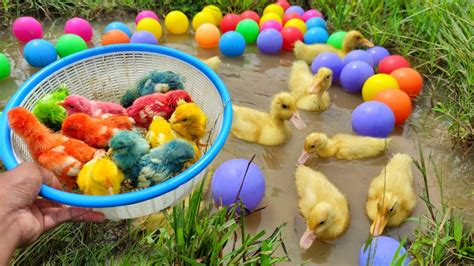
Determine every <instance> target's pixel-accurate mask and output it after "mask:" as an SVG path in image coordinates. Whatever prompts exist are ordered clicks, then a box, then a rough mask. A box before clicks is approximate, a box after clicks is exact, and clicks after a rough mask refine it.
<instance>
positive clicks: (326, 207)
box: [295, 165, 351, 249]
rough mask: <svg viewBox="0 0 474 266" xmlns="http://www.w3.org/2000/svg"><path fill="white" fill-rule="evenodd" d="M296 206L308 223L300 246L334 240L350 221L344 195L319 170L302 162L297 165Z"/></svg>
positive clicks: (344, 230)
mask: <svg viewBox="0 0 474 266" xmlns="http://www.w3.org/2000/svg"><path fill="white" fill-rule="evenodd" d="M295 180H296V189H297V191H298V196H299V202H298V207H299V209H300V212H301V215H302V216H303V217H304V219H305V220H306V223H307V228H306V231H305V232H304V234H303V236H302V237H301V240H300V247H301V248H303V249H308V248H309V247H311V245H312V244H313V241H314V240H315V239H319V240H333V239H336V238H338V237H339V236H341V235H342V234H344V232H346V230H347V228H348V227H349V223H350V220H351V216H350V213H349V204H348V203H347V199H346V197H345V196H344V195H343V194H342V193H341V192H340V191H339V190H338V189H337V188H336V187H335V186H334V185H333V184H331V182H329V181H328V180H327V178H326V177H325V176H324V175H323V174H322V173H320V172H317V171H314V170H312V169H311V168H309V167H306V166H304V165H299V166H298V167H297V168H296V174H295Z"/></svg>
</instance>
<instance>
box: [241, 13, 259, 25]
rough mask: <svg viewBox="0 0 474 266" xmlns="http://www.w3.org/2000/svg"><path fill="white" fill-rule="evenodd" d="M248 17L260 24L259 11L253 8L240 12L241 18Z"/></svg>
mask: <svg viewBox="0 0 474 266" xmlns="http://www.w3.org/2000/svg"><path fill="white" fill-rule="evenodd" d="M247 18H249V19H251V20H253V21H255V22H257V23H258V24H260V16H259V15H258V14H257V12H255V11H253V10H246V11H244V12H243V13H242V14H240V19H241V20H244V19H247Z"/></svg>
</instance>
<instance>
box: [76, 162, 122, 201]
mask: <svg viewBox="0 0 474 266" xmlns="http://www.w3.org/2000/svg"><path fill="white" fill-rule="evenodd" d="M124 178H125V176H124V174H123V173H122V171H120V169H119V168H118V167H117V165H116V164H115V163H114V162H113V161H112V160H111V159H110V158H109V157H102V158H100V159H93V160H92V161H90V162H88V163H86V164H85V165H84V167H83V168H82V169H81V171H80V172H79V175H78V176H77V180H76V182H77V185H78V186H79V189H80V190H81V191H82V192H84V194H86V195H95V196H104V195H113V194H119V193H120V188H121V184H122V181H123V180H124Z"/></svg>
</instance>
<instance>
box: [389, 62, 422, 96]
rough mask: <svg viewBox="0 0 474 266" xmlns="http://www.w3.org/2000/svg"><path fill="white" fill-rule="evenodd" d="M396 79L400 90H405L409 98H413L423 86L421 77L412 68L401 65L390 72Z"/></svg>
mask: <svg viewBox="0 0 474 266" xmlns="http://www.w3.org/2000/svg"><path fill="white" fill-rule="evenodd" d="M390 76H392V77H394V78H395V79H396V80H397V83H398V86H399V87H400V90H402V91H404V92H406V93H407V94H408V96H410V98H415V97H416V96H418V94H419V93H420V91H421V89H422V88H423V78H422V77H421V75H420V73H418V71H416V70H414V69H413V68H408V67H402V68H399V69H396V70H394V71H393V72H392V73H390Z"/></svg>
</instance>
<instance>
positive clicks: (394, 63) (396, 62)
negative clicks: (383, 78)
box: [378, 55, 410, 75]
mask: <svg viewBox="0 0 474 266" xmlns="http://www.w3.org/2000/svg"><path fill="white" fill-rule="evenodd" d="M402 67H410V62H408V61H407V60H406V59H405V58H404V57H403V56H401V55H390V56H387V57H385V58H384V59H382V61H380V63H379V71H378V73H385V74H389V75H390V73H392V72H393V71H394V70H396V69H399V68H402Z"/></svg>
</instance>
